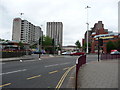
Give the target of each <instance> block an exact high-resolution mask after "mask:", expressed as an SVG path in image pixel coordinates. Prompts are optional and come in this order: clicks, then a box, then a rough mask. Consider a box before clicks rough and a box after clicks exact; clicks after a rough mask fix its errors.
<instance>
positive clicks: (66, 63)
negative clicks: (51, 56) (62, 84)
mask: <svg viewBox="0 0 120 90" xmlns="http://www.w3.org/2000/svg"><path fill="white" fill-rule="evenodd" d="M66 64H70V63H68V62H67V63H61V64H52V65H47V66H45V67H54V66H59V65H66Z"/></svg>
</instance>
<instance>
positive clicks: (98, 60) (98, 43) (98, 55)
mask: <svg viewBox="0 0 120 90" xmlns="http://www.w3.org/2000/svg"><path fill="white" fill-rule="evenodd" d="M99 44H100V43H99V37H98V62H99V55H100V45H99Z"/></svg>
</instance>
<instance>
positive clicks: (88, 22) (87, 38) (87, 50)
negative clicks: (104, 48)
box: [85, 6, 91, 53]
mask: <svg viewBox="0 0 120 90" xmlns="http://www.w3.org/2000/svg"><path fill="white" fill-rule="evenodd" d="M89 8H91V7H89V6H87V7H85V9H87V23H86V24H87V37H86V42H87V47H86V53H88V52H89V51H88V30H89V22H88V9H89Z"/></svg>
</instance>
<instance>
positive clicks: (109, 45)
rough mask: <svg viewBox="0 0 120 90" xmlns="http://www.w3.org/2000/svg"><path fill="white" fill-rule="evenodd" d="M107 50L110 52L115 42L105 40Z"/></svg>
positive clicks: (114, 47)
mask: <svg viewBox="0 0 120 90" xmlns="http://www.w3.org/2000/svg"><path fill="white" fill-rule="evenodd" d="M106 47H107V52H108V53H110V51H111V50H113V49H116V46H115V44H114V43H113V42H112V41H109V42H107V45H106Z"/></svg>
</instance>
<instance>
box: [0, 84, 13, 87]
mask: <svg viewBox="0 0 120 90" xmlns="http://www.w3.org/2000/svg"><path fill="white" fill-rule="evenodd" d="M10 84H11V83H7V84H4V85H0V87H5V86H8V85H10Z"/></svg>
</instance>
